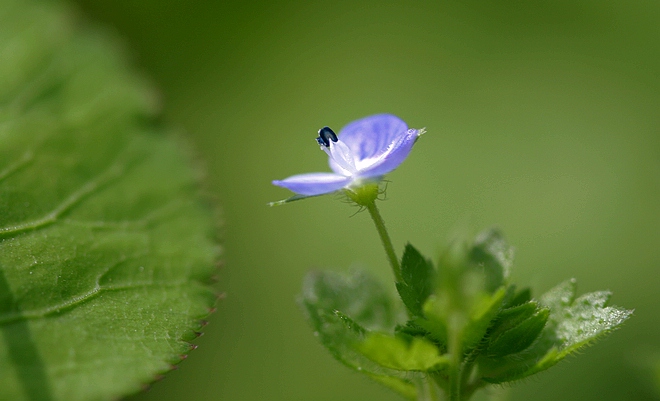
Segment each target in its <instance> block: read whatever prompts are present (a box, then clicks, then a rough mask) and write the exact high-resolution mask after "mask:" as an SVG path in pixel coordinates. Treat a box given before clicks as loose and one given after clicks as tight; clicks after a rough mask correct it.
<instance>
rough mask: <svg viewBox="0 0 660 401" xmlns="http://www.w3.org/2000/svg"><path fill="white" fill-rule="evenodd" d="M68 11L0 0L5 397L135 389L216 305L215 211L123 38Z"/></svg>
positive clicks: (78, 396)
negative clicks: (121, 47)
mask: <svg viewBox="0 0 660 401" xmlns="http://www.w3.org/2000/svg"><path fill="white" fill-rule="evenodd" d="M72 16H73V13H71V12H70V10H69V9H67V8H66V7H65V6H63V5H61V4H59V3H57V2H54V1H53V2H46V1H44V2H39V1H29V0H21V1H18V0H1V1H0V59H1V60H2V63H0V122H1V123H0V210H1V211H2V212H1V213H0V371H1V372H2V374H0V399H11V400H33V401H34V400H85V399H115V398H117V397H120V396H122V395H125V394H128V393H131V392H136V391H139V390H140V389H141V388H143V386H144V385H145V384H147V383H150V382H151V381H153V380H154V379H155V378H156V377H157V376H158V375H159V374H162V373H164V372H166V371H168V370H170V369H171V368H172V364H175V363H177V362H178V361H180V360H181V359H182V358H183V356H184V355H185V354H186V353H187V352H188V351H189V350H190V349H191V345H190V344H189V343H188V341H190V340H192V339H193V338H195V337H196V336H197V335H198V334H197V333H196V332H197V331H198V330H199V329H200V328H201V326H202V325H203V322H202V321H201V320H200V319H202V318H204V317H205V316H206V315H208V313H209V310H210V308H211V307H212V305H213V304H214V302H215V294H214V292H213V291H212V289H211V288H210V287H209V286H208V284H207V283H208V281H209V278H210V275H211V274H212V272H213V269H214V265H215V263H216V260H217V258H218V248H217V246H216V245H215V243H214V241H213V236H214V224H213V219H212V218H211V217H212V216H211V213H210V210H209V209H208V208H207V207H206V206H205V205H204V204H202V202H200V199H199V196H198V194H197V189H196V182H195V181H196V180H195V177H194V174H193V171H192V170H191V169H190V168H189V167H188V166H187V160H186V157H185V155H183V154H182V152H181V150H180V144H179V143H177V141H176V140H175V139H174V138H173V137H171V135H166V134H165V133H163V132H159V130H157V129H156V128H155V124H153V123H151V122H150V120H152V119H153V118H154V117H155V114H154V113H155V107H154V106H155V103H154V93H153V91H152V90H151V89H150V88H149V87H148V86H147V85H145V83H144V82H143V81H142V80H141V79H140V78H139V77H137V76H136V75H135V73H133V72H131V71H130V70H129V69H128V68H127V66H126V65H125V63H124V62H123V59H122V57H121V55H119V54H118V46H117V44H116V43H115V41H114V40H113V39H112V38H108V37H107V36H106V35H104V34H102V33H100V32H99V31H95V30H93V29H90V28H89V27H86V28H85V29H82V28H78V25H75V22H74V19H73V17H72ZM83 384H84V385H83Z"/></svg>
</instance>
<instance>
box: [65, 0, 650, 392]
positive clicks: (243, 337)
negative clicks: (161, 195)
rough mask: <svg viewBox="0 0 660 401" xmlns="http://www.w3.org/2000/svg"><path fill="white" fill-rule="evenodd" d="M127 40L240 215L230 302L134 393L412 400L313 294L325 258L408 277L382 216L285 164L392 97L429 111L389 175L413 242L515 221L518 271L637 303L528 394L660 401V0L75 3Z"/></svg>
mask: <svg viewBox="0 0 660 401" xmlns="http://www.w3.org/2000/svg"><path fill="white" fill-rule="evenodd" d="M77 3H78V6H79V9H80V13H81V14H82V15H84V18H88V19H90V20H92V21H97V22H100V23H102V24H103V25H104V26H105V27H106V29H108V30H110V31H114V32H115V33H117V34H119V35H120V36H123V37H124V38H125V42H126V43H127V48H128V49H129V52H128V53H129V55H130V57H131V59H132V62H133V63H134V65H136V67H137V68H138V69H139V70H141V71H142V72H143V73H144V74H145V75H146V76H149V77H150V79H152V80H153V82H154V83H155V84H156V85H157V86H158V87H159V89H160V91H161V94H162V99H163V121H164V122H165V123H166V124H168V125H171V126H174V127H177V128H178V129H179V130H180V131H181V132H182V135H185V136H187V137H188V139H189V141H190V143H191V145H192V148H193V149H194V152H195V153H196V155H197V156H196V159H197V161H198V162H199V163H200V164H202V165H204V166H205V169H206V171H207V179H206V182H205V186H206V188H207V189H208V190H209V192H211V194H213V196H215V197H216V198H217V200H218V201H219V202H220V204H221V206H222V209H223V215H224V232H223V236H224V238H225V242H224V247H225V262H226V264H225V267H224V268H223V269H222V271H221V272H220V283H219V286H220V288H221V289H222V290H224V291H225V292H226V293H227V297H226V299H225V300H223V301H222V302H221V303H220V304H219V307H218V312H217V313H216V314H214V315H213V316H212V317H211V318H210V324H209V325H208V326H207V329H206V335H205V336H204V337H202V338H201V339H200V340H199V341H198V344H199V349H198V350H197V351H195V352H194V353H193V354H192V355H191V356H190V357H189V358H188V360H186V361H185V362H184V363H182V364H181V365H180V370H178V371H176V372H174V373H172V374H169V375H168V376H167V377H166V378H165V379H164V380H163V381H162V382H159V383H156V384H154V385H153V387H152V389H151V390H150V391H149V392H147V393H145V394H141V395H138V396H135V397H131V398H130V400H132V401H146V400H183V399H185V400H192V399H194V400H223V401H225V400H226V401H239V400H240V401H251V400H274V401H276V400H319V401H322V400H333V401H334V400H381V401H387V400H398V399H399V398H398V396H396V395H395V394H394V393H391V392H390V391H389V390H387V389H385V388H381V387H380V386H379V385H377V384H375V383H372V382H371V381H369V380H368V379H367V378H365V377H362V376H360V375H358V374H357V373H353V372H350V371H348V370H347V369H345V368H344V367H343V366H341V365H340V364H339V363H337V362H336V361H334V360H333V359H332V358H331V356H330V355H329V354H328V353H327V352H326V351H325V350H324V349H323V348H322V347H321V345H320V344H318V343H317V342H316V340H315V338H314V337H313V336H312V333H311V330H310V328H309V327H308V326H307V324H306V322H305V321H304V319H303V317H302V314H301V313H300V309H299V308H298V306H297V305H296V302H295V300H296V295H297V294H298V293H299V291H300V285H301V282H302V278H303V276H304V275H305V273H306V272H307V271H308V270H309V269H312V268H324V269H334V270H347V269H349V268H350V267H354V266H361V267H363V268H366V269H369V270H370V271H372V272H374V274H376V275H378V276H379V277H381V278H382V280H383V282H384V283H388V284H387V285H390V286H391V287H392V291H394V288H393V286H392V285H391V284H390V283H391V277H390V271H389V268H388V266H387V264H386V260H385V257H384V254H383V252H382V250H381V245H380V243H379V241H378V238H377V236H376V233H375V230H374V228H373V226H372V224H371V222H370V220H369V218H368V215H367V214H365V213H357V214H355V212H356V211H357V210H356V209H354V208H351V207H350V206H347V205H346V204H343V203H341V202H338V201H337V200H336V199H333V198H332V197H321V198H315V199H311V200H306V201H303V202H297V203H294V204H290V205H286V206H283V207H278V208H269V207H267V206H266V203H267V202H269V201H273V200H279V199H283V198H285V197H288V196H289V193H288V192H287V191H286V190H284V189H281V188H277V187H273V186H272V185H271V184H270V181H271V180H273V179H281V178H284V177H287V176H289V175H292V174H296V173H302V172H310V171H325V170H327V162H326V157H325V155H324V153H323V152H320V151H319V150H318V147H317V146H315V142H314V137H315V136H316V135H315V133H316V131H317V130H318V128H320V127H321V126H323V125H329V126H331V127H334V128H336V129H339V128H341V126H343V125H344V124H346V123H348V122H350V121H352V120H355V119H357V118H360V117H363V116H366V115H369V114H372V113H380V112H390V113H394V114H397V115H399V116H400V117H402V118H403V119H405V120H406V121H407V122H408V123H409V125H410V126H412V127H417V128H420V127H426V129H427V132H428V133H427V134H426V135H425V136H424V137H422V138H421V139H420V141H419V142H418V143H417V145H416V146H415V149H414V150H413V152H412V154H411V156H410V157H409V159H408V160H407V161H406V162H405V163H404V164H403V165H402V166H401V167H400V168H399V169H398V170H397V171H395V172H394V173H393V174H391V175H390V176H389V179H390V181H391V182H390V184H389V186H388V192H387V195H388V200H387V201H385V202H382V203H381V212H382V213H383V215H384V217H385V220H386V222H387V223H388V227H389V230H390V233H391V235H392V237H393V240H394V243H395V244H396V245H397V247H398V250H399V253H400V252H401V249H402V248H403V245H404V244H405V242H406V241H410V242H412V243H413V244H415V245H416V246H417V247H418V248H419V249H420V250H422V251H423V252H424V253H426V254H427V255H436V254H437V253H438V252H440V250H441V249H442V247H443V246H444V244H446V243H447V241H448V240H449V239H450V238H452V237H453V236H455V235H457V233H458V234H462V233H465V232H468V233H475V232H477V231H478V230H480V229H482V228H486V227H489V226H492V225H498V226H499V227H500V228H501V229H502V230H503V231H504V233H505V234H506V235H507V237H508V239H509V241H510V242H511V243H512V244H513V245H515V246H516V248H517V258H516V264H515V271H514V281H515V282H517V283H519V284H522V285H530V286H532V288H533V289H534V291H535V293H536V294H539V293H540V292H543V291H545V290H547V289H549V288H550V287H552V286H554V285H555V284H557V283H559V282H560V281H563V280H564V279H566V278H569V277H576V278H577V279H578V283H579V290H580V292H586V291H594V290H599V289H610V290H612V291H613V292H614V297H613V303H615V304H617V305H621V306H624V307H628V308H635V310H636V313H635V316H634V317H633V319H631V321H630V322H629V323H628V324H627V325H626V326H625V327H624V328H623V329H622V330H620V331H617V332H615V333H613V334H612V335H611V336H610V337H609V338H607V339H606V340H605V341H602V342H601V343H599V344H597V346H595V347H592V348H588V349H586V350H585V351H584V352H583V355H580V356H579V357H577V358H569V360H568V361H567V362H566V361H565V362H563V363H561V364H560V365H559V366H558V367H555V368H553V369H552V370H550V371H548V372H546V373H543V374H541V375H539V376H538V377H537V378H534V379H531V380H528V381H525V382H523V383H519V384H517V385H515V386H513V387H512V388H511V389H510V390H509V391H508V392H509V399H510V400H631V399H634V400H651V399H656V400H657V399H659V396H658V392H657V389H655V388H654V382H653V373H652V366H653V364H654V363H655V362H656V361H659V360H660V308H658V306H659V304H660V292H659V291H658V288H659V287H660V274H658V269H659V268H660V23H658V21H660V3H658V2H657V1H655V0H621V1H609V0H593V1H589V0H585V1H576V0H555V1H519V0H504V1H465V2H463V1H461V2H446V1H426V2H424V1H383V0H380V1H343V0H334V1H319V2H309V1H277V2H266V1H239V0H229V1H216V0H197V1H188V0H141V1H134V0H115V1H112V2H110V1H104V2H100V1H95V0H78V1H77Z"/></svg>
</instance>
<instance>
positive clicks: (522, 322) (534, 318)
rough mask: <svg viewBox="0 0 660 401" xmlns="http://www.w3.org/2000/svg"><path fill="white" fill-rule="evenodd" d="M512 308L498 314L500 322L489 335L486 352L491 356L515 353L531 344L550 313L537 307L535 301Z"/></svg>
mask: <svg viewBox="0 0 660 401" xmlns="http://www.w3.org/2000/svg"><path fill="white" fill-rule="evenodd" d="M512 309H514V310H510V311H507V312H505V313H502V314H500V316H499V317H498V319H500V320H501V322H500V324H499V325H498V326H497V327H496V329H495V330H494V331H493V333H492V334H491V335H490V338H489V345H488V349H487V354H488V355H489V356H491V357H492V356H494V357H501V356H505V355H510V354H515V353H516V352H520V351H523V350H524V349H526V348H527V347H529V346H530V345H532V343H533V342H534V341H535V340H536V339H537V338H538V336H539V334H541V331H542V330H543V328H544V327H545V324H546V322H547V321H548V316H549V314H550V311H549V309H546V308H539V307H538V305H537V304H536V303H535V302H529V303H527V304H523V305H520V306H518V307H515V308H512ZM530 311H531V313H529V312H530Z"/></svg>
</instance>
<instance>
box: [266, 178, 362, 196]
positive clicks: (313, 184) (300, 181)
mask: <svg viewBox="0 0 660 401" xmlns="http://www.w3.org/2000/svg"><path fill="white" fill-rule="evenodd" d="M350 181H351V178H350V177H346V176H343V175H339V174H333V173H309V174H299V175H294V176H291V177H289V178H285V179H283V180H281V181H273V185H277V186H278V187H283V188H286V189H288V190H291V191H293V192H295V193H297V194H301V195H306V196H315V195H323V194H328V193H330V192H335V191H337V190H340V189H342V188H343V187H345V186H346V185H348V183H349V182H350Z"/></svg>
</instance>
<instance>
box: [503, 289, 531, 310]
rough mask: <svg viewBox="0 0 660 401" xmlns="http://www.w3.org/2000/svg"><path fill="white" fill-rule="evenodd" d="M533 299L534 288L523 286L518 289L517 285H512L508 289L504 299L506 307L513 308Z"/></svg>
mask: <svg viewBox="0 0 660 401" xmlns="http://www.w3.org/2000/svg"><path fill="white" fill-rule="evenodd" d="M509 293H510V295H509ZM531 300H532V290H531V289H530V288H523V289H521V290H517V289H516V286H515V285H510V286H509V288H508V290H507V296H506V299H505V301H504V307H505V308H513V307H515V306H518V305H522V304H524V303H526V302H529V301H531Z"/></svg>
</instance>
